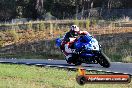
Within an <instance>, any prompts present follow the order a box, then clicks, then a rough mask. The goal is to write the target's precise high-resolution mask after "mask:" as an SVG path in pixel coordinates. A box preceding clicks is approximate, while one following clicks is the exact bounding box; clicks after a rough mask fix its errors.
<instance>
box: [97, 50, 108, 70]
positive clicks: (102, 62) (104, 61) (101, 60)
mask: <svg viewBox="0 0 132 88" xmlns="http://www.w3.org/2000/svg"><path fill="white" fill-rule="evenodd" d="M97 62H98V63H99V64H100V65H101V66H103V67H105V68H109V67H110V60H109V58H108V57H107V56H106V55H105V54H104V53H103V52H100V53H99V54H98V58H97Z"/></svg>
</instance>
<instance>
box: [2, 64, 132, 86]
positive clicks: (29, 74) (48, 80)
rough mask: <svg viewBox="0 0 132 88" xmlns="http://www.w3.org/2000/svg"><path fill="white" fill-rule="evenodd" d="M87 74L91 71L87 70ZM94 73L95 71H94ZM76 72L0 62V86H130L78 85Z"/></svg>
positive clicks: (131, 84)
mask: <svg viewBox="0 0 132 88" xmlns="http://www.w3.org/2000/svg"><path fill="white" fill-rule="evenodd" d="M88 73H89V74H91V73H93V72H88ZM94 73H96V72H94ZM76 74H77V73H76V72H74V71H67V70H64V69H55V68H48V67H43V68H40V67H35V66H25V65H9V64H8V65H7V64H0V88H115V87H116V88H131V87H132V82H131V83H129V84H86V85H84V86H80V85H78V84H77V82H76V80H75V77H76ZM97 74H101V73H97Z"/></svg>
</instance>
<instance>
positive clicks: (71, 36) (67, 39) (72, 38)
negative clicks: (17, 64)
mask: <svg viewBox="0 0 132 88" xmlns="http://www.w3.org/2000/svg"><path fill="white" fill-rule="evenodd" d="M79 35H89V36H91V35H90V34H89V33H88V32H87V31H80V28H79V27H78V26H77V25H72V26H71V27H70V31H69V32H67V33H66V34H65V35H64V37H63V39H62V44H61V47H60V48H61V50H62V52H63V54H64V55H65V57H66V61H67V63H71V62H73V60H74V59H73V54H74V53H77V52H76V50H75V49H74V46H73V44H74V42H76V41H77V37H78V36H79Z"/></svg>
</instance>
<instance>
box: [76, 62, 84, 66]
mask: <svg viewBox="0 0 132 88" xmlns="http://www.w3.org/2000/svg"><path fill="white" fill-rule="evenodd" d="M74 64H75V65H76V66H78V65H81V64H82V63H81V62H75V63H74Z"/></svg>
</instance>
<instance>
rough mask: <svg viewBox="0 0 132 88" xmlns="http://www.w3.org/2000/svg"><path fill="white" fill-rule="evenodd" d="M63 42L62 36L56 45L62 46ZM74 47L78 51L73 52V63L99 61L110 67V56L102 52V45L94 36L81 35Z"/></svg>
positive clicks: (102, 64)
mask: <svg viewBox="0 0 132 88" xmlns="http://www.w3.org/2000/svg"><path fill="white" fill-rule="evenodd" d="M61 42H62V40H61V38H58V39H56V45H57V46H58V47H61ZM72 47H73V48H74V49H75V50H76V52H77V53H75V54H73V59H74V60H73V62H72V63H73V64H75V65H81V64H82V63H86V64H88V63H98V64H100V65H101V66H103V67H105V68H109V67H110V60H109V58H108V57H107V56H106V55H105V54H104V53H103V52H102V50H101V45H99V43H98V41H97V40H96V39H95V38H93V37H92V36H89V35H82V36H79V38H78V39H77V41H76V42H75V43H74V44H73V45H72Z"/></svg>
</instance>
